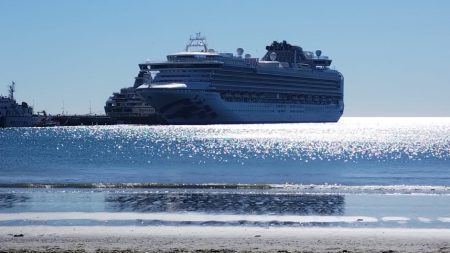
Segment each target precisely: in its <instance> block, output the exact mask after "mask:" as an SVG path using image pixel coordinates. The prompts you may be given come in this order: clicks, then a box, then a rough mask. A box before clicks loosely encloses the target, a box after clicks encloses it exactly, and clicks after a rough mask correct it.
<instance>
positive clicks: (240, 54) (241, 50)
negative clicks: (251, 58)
mask: <svg viewBox="0 0 450 253" xmlns="http://www.w3.org/2000/svg"><path fill="white" fill-rule="evenodd" d="M236 53H237V55H238V56H239V57H242V54H243V53H244V49H243V48H238V49H236Z"/></svg>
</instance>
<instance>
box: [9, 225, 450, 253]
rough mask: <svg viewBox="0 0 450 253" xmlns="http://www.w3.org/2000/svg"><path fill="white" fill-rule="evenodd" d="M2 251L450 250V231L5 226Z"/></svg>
mask: <svg viewBox="0 0 450 253" xmlns="http://www.w3.org/2000/svg"><path fill="white" fill-rule="evenodd" d="M0 231H1V232H0V252H73V251H77V252H180V251H182V252H183V251H188V252H192V251H197V252H233V251H237V252H249V251H250V252H286V251H287V252H450V230H449V229H403V228H389V229H388V228H367V229H366V228H286V227H281V228H262V227H202V226H182V227H175V226H145V227H140V226H22V227H21V226H6V227H2V228H1V229H0Z"/></svg>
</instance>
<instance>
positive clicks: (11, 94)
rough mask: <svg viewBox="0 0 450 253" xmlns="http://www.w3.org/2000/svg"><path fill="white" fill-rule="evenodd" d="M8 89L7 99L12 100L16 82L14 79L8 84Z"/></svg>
mask: <svg viewBox="0 0 450 253" xmlns="http://www.w3.org/2000/svg"><path fill="white" fill-rule="evenodd" d="M8 91H9V99H11V100H14V92H15V91H16V83H15V82H14V81H12V82H11V85H9V86H8Z"/></svg>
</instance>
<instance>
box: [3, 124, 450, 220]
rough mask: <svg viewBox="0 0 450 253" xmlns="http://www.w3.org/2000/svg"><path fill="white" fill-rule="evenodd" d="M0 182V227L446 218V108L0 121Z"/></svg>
mask: <svg viewBox="0 0 450 253" xmlns="http://www.w3.org/2000/svg"><path fill="white" fill-rule="evenodd" d="M0 186H1V187H0V226H9V225H42V224H45V225H55V226H58V225H74V224H75V225H99V224H100V225H105V226H106V225H129V224H133V225H217V226H222V225H228V226H229V225H234V226H375V227H380V226H394V227H396V226H401V227H402V226H406V227H408V226H413V227H416V226H419V227H444V228H449V227H450V118H342V119H341V120H340V121H339V122H338V123H327V124H318V123H314V124H313V123H311V124H252V125H211V126H131V125H119V126H80V127H55V128H10V129H0ZM86 213H88V214H87V215H86ZM26 215H28V216H26ZM52 217H53V218H52ZM101 217H107V218H101Z"/></svg>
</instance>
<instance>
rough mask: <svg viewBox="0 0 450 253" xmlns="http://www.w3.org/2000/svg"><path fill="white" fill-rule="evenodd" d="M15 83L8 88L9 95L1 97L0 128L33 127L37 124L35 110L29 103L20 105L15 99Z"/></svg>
mask: <svg viewBox="0 0 450 253" xmlns="http://www.w3.org/2000/svg"><path fill="white" fill-rule="evenodd" d="M15 85H16V84H15V83H14V82H12V83H11V85H9V86H8V91H9V95H8V96H7V97H6V96H0V127H32V126H34V125H35V124H36V122H37V117H35V116H34V115H33V108H32V107H30V106H29V105H28V104H27V103H25V102H22V103H21V104H18V103H17V102H16V99H15V98H14V92H15Z"/></svg>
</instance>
